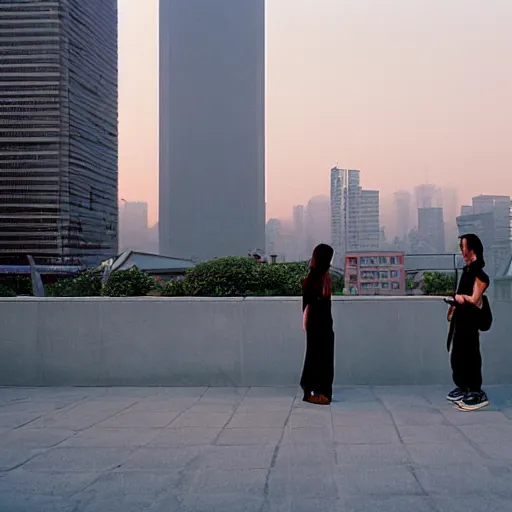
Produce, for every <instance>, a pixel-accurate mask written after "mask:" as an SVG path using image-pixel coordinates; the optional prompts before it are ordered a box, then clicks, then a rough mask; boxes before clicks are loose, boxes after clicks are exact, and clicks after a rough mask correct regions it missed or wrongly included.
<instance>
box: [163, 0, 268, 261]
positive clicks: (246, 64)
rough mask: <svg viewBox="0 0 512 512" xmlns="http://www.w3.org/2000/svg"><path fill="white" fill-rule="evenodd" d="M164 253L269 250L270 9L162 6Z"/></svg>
mask: <svg viewBox="0 0 512 512" xmlns="http://www.w3.org/2000/svg"><path fill="white" fill-rule="evenodd" d="M159 187H160V212H159V229H160V251H161V252H162V254H167V255H172V256H176V257H183V258H192V259H197V260H199V261H201V260H207V259H211V258H215V257H221V256H231V255H247V253H248V251H249V250H251V249H253V248H255V247H258V248H264V244H265V2H264V0H215V1H211V0H160V184H159Z"/></svg>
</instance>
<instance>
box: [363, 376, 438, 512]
mask: <svg viewBox="0 0 512 512" xmlns="http://www.w3.org/2000/svg"><path fill="white" fill-rule="evenodd" d="M370 390H371V392H372V394H373V396H374V397H375V399H376V400H377V401H378V402H379V403H380V404H381V405H382V407H383V408H384V410H385V411H386V413H387V414H388V415H389V417H390V418H391V421H392V422H393V427H394V429H395V431H396V434H397V436H398V439H399V440H400V444H401V445H402V446H403V448H404V450H405V451H406V453H407V457H408V459H409V464H406V465H405V466H406V467H407V469H408V470H409V471H410V472H411V474H412V476H413V477H414V480H415V481H416V483H417V484H418V487H419V488H420V489H421V492H422V496H424V497H425V498H426V500H427V503H428V506H429V507H430V508H431V509H432V510H433V511H434V512H439V509H438V508H437V507H436V505H435V502H434V499H433V498H432V496H430V494H429V493H428V492H427V490H426V489H425V487H423V485H422V484H421V482H420V479H419V478H418V475H417V474H416V468H415V466H414V463H413V459H412V457H411V453H410V452H409V449H408V448H407V445H406V444H405V443H404V441H403V439H402V435H401V434H400V429H399V428H398V425H397V424H396V421H395V418H394V416H393V414H392V412H391V411H390V410H389V408H388V407H387V406H386V404H385V403H384V401H383V400H382V399H381V398H380V397H379V396H378V395H377V393H375V389H374V386H370Z"/></svg>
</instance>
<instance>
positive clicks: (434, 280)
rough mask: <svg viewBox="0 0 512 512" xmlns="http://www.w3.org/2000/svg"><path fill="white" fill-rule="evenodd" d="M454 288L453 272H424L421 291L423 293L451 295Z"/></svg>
mask: <svg viewBox="0 0 512 512" xmlns="http://www.w3.org/2000/svg"><path fill="white" fill-rule="evenodd" d="M454 289H455V274H443V273H442V272H425V274H424V275H423V293H424V294H425V295H452V294H453V291H454Z"/></svg>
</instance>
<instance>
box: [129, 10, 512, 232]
mask: <svg viewBox="0 0 512 512" xmlns="http://www.w3.org/2000/svg"><path fill="white" fill-rule="evenodd" d="M481 6H482V4H481V2H479V1H476V0H452V1H450V2H449V3H446V2H428V3H425V2H410V1H407V0H394V1H390V2H381V1H380V0H357V1H354V0H351V1H346V2H345V1H343V2H340V1H339V0H323V1H322V2H312V1H307V0H280V1H272V2H271V1H268V2H267V103H266V117H267V125H266V135H267V140H266V142H267V155H266V161H267V165H266V167H267V183H268V185H267V219H268V218H271V217H280V218H283V217H289V215H290V212H291V209H292V207H293V205H295V204H306V203H307V201H308V199H309V198H310V197H312V196H314V195H321V194H327V193H328V192H329V183H328V180H327V181H326V180H325V179H324V172H325V169H329V168H331V167H333V166H334V165H336V162H339V164H340V165H343V166H348V167H353V168H360V169H364V172H365V186H367V187H368V188H371V189H375V190H380V192H381V199H384V198H385V197H388V196H391V195H392V194H393V192H394V191H396V190H401V189H409V190H411V189H413V188H414V186H415V185H417V184H422V183H427V182H430V183H436V185H437V186H439V187H441V188H454V189H456V190H457V194H458V197H459V200H460V203H461V204H469V203H470V202H471V198H472V197H473V196H476V195H478V194H496V193H507V194H511V193H512V173H511V172H510V167H511V165H512V145H510V144H509V142H508V139H509V136H508V120H509V119H510V118H512V102H511V101H510V97H509V95H510V93H509V91H510V90H512V69H511V68H510V66H507V62H508V60H509V56H510V55H511V54H512V32H511V31H510V30H509V27H510V20H511V19H512V2H507V1H496V2H492V3H489V4H488V5H486V8H485V9H482V7H481ZM157 13H158V10H157V0H145V1H144V2H140V1H139V0H119V31H120V77H119V78H120V118H119V119H120V195H121V196H122V197H125V198H126V199H127V200H138V201H147V202H148V203H149V220H150V223H154V222H156V220H157V213H156V212H157V209H158V201H157V182H158V179H157V153H158V144H157V136H158V126H157V91H158V88H157V63H158V59H157V55H158V53H157V35H158V28H157ZM412 43H414V44H412ZM381 202H382V201H381ZM381 208H382V209H383V212H382V213H383V214H385V215H387V212H386V208H387V207H386V206H382V207H381Z"/></svg>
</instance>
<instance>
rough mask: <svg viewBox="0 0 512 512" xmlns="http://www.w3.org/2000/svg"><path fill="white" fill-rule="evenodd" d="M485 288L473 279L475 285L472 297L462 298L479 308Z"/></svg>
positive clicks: (482, 283) (477, 280) (480, 282)
mask: <svg viewBox="0 0 512 512" xmlns="http://www.w3.org/2000/svg"><path fill="white" fill-rule="evenodd" d="M486 288H487V285H486V284H485V283H484V282H483V281H480V279H478V277H477V278H476V279H475V285H474V286H473V295H463V296H462V297H463V298H464V300H465V301H466V302H469V303H470V304H473V305H475V306H478V307H480V305H481V304H482V296H483V294H484V292H485V290H486Z"/></svg>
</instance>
